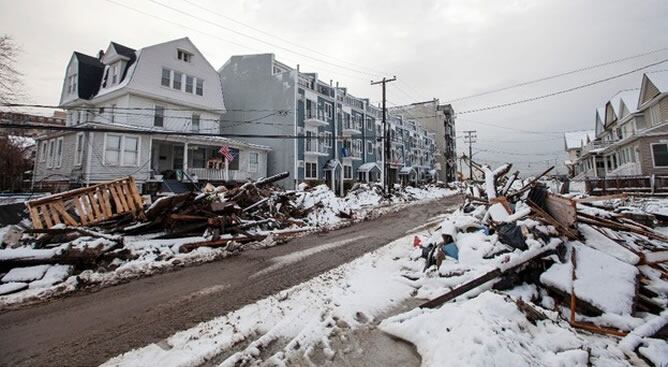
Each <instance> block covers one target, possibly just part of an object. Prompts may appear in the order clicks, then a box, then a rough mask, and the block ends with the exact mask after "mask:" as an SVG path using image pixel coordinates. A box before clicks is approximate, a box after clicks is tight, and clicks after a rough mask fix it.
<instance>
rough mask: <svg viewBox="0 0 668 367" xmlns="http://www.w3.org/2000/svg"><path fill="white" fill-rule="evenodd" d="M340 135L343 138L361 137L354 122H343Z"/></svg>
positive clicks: (360, 132) (358, 128)
mask: <svg viewBox="0 0 668 367" xmlns="http://www.w3.org/2000/svg"><path fill="white" fill-rule="evenodd" d="M341 134H342V135H343V136H351V135H361V134H362V131H361V130H360V127H359V126H356V125H355V123H354V122H352V121H344V122H343V128H342V129H341Z"/></svg>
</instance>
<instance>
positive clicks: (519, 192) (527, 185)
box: [509, 166, 554, 198]
mask: <svg viewBox="0 0 668 367" xmlns="http://www.w3.org/2000/svg"><path fill="white" fill-rule="evenodd" d="M553 169H554V166H552V167H550V168H548V169H546V170H545V171H544V172H543V173H541V174H540V175H538V176H536V177H534V178H533V179H532V180H531V181H529V182H528V183H527V184H526V185H524V186H523V187H522V188H521V189H519V190H517V192H515V193H513V194H512V195H510V196H509V198H510V197H515V196H519V195H521V194H522V193H523V192H525V191H527V190H529V189H530V188H531V186H533V185H534V184H535V183H536V182H538V180H540V179H541V178H543V176H545V175H546V174H548V173H550V171H552V170H553Z"/></svg>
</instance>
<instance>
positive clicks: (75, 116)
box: [71, 111, 79, 125]
mask: <svg viewBox="0 0 668 367" xmlns="http://www.w3.org/2000/svg"><path fill="white" fill-rule="evenodd" d="M71 116H72V125H77V124H78V123H79V111H74V112H72V115H71Z"/></svg>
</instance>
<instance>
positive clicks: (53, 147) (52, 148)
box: [46, 139, 56, 168]
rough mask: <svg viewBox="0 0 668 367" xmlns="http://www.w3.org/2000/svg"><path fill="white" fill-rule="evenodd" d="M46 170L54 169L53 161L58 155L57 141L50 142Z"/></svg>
mask: <svg viewBox="0 0 668 367" xmlns="http://www.w3.org/2000/svg"><path fill="white" fill-rule="evenodd" d="M47 151H48V153H47V158H46V168H53V159H54V157H55V155H56V140H55V139H51V140H49V148H48V149H47Z"/></svg>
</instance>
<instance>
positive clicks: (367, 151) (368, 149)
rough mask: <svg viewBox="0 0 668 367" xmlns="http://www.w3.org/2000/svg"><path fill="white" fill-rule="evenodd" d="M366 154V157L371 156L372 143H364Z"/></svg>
mask: <svg viewBox="0 0 668 367" xmlns="http://www.w3.org/2000/svg"><path fill="white" fill-rule="evenodd" d="M366 154H368V155H372V154H373V142H372V141H367V142H366Z"/></svg>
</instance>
